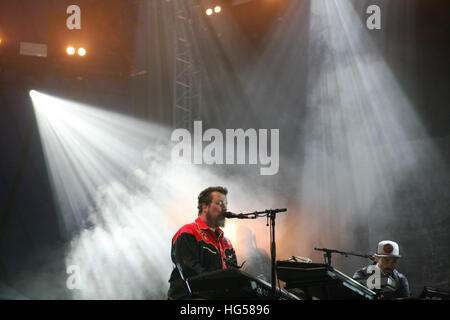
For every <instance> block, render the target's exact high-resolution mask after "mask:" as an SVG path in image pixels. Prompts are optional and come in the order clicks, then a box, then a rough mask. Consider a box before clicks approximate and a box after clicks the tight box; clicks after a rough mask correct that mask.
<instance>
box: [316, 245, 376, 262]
mask: <svg viewBox="0 0 450 320" xmlns="http://www.w3.org/2000/svg"><path fill="white" fill-rule="evenodd" d="M314 250H317V251H323V252H325V253H324V254H323V256H324V259H325V263H326V264H327V265H328V266H329V267H331V254H332V253H339V254H342V255H343V256H345V257H348V256H355V257H362V258H368V259H370V260H373V256H371V255H369V254H361V253H354V252H345V251H339V250H336V249H327V248H314Z"/></svg>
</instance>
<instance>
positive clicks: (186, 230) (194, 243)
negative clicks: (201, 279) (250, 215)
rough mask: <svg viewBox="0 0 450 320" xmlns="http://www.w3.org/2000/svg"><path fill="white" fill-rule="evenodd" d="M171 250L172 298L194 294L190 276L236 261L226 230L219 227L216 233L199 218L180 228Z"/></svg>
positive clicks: (220, 267) (235, 262) (187, 296)
mask: <svg viewBox="0 0 450 320" xmlns="http://www.w3.org/2000/svg"><path fill="white" fill-rule="evenodd" d="M171 251H172V252H171V256H172V262H173V265H174V269H173V270H172V274H171V275H170V279H169V282H170V287H169V292H168V298H169V299H185V298H189V297H192V296H191V295H190V294H189V291H188V289H187V286H186V283H185V280H186V279H187V278H189V277H193V276H196V275H200V274H202V273H206V272H211V271H216V270H222V269H226V268H230V267H231V266H235V265H236V264H237V259H236V253H235V252H234V249H233V246H232V245H231V242H230V241H229V240H228V239H227V238H225V237H224V236H223V231H222V230H221V229H220V228H217V229H216V230H215V232H214V231H213V230H211V229H210V228H209V227H208V226H207V225H206V224H205V223H204V222H203V221H202V220H201V219H200V217H199V218H197V219H196V220H195V222H193V223H190V224H187V225H184V226H183V227H182V228H181V229H180V230H178V232H177V233H176V234H175V235H174V237H173V239H172V250H171Z"/></svg>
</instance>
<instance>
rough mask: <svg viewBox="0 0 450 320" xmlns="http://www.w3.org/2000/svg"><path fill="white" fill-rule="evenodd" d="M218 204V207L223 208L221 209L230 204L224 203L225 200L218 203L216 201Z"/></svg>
mask: <svg viewBox="0 0 450 320" xmlns="http://www.w3.org/2000/svg"><path fill="white" fill-rule="evenodd" d="M216 204H217V205H218V206H221V207H223V206H228V202H227V201H223V200H218V201H216Z"/></svg>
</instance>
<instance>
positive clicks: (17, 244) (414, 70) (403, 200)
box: [0, 0, 450, 299]
mask: <svg viewBox="0 0 450 320" xmlns="http://www.w3.org/2000/svg"><path fill="white" fill-rule="evenodd" d="M310 1H314V0H310ZM310 1H303V0H291V1H278V2H276V3H275V4H272V5H270V6H269V5H267V4H266V5H263V4H262V3H263V2H264V0H260V1H258V0H256V1H251V2H249V3H247V4H243V5H240V6H233V7H232V6H231V3H230V2H229V1H225V2H224V3H223V4H224V7H225V8H227V9H228V11H227V13H226V14H227V16H226V17H232V18H233V19H234V21H235V25H234V27H235V28H237V29H238V30H240V31H241V35H242V36H243V37H244V38H245V40H246V41H245V46H242V47H240V46H239V42H238V41H231V40H230V41H229V42H228V43H229V44H230V45H229V46H226V45H224V44H227V40H229V39H228V38H227V37H232V36H233V33H231V31H228V30H227V29H226V28H223V27H224V25H226V24H218V25H216V26H213V25H212V23H211V22H209V21H203V27H202V28H203V29H202V32H201V33H199V34H198V38H197V45H198V55H197V58H198V59H199V61H201V66H202V70H203V72H204V74H205V78H204V79H203V95H204V97H203V98H204V106H206V107H204V108H203V109H202V110H203V111H202V113H201V115H200V117H201V119H202V120H203V122H204V126H205V127H214V128H220V129H223V128H230V127H231V128H238V127H244V128H245V127H262V128H265V127H272V128H285V129H286V131H287V132H289V133H288V134H286V135H284V136H283V137H282V139H281V143H280V152H281V157H282V158H284V159H289V158H290V157H292V159H293V158H294V156H296V155H293V154H292V149H291V144H292V143H293V142H294V141H295V140H296V139H297V137H298V136H300V135H301V133H302V132H303V131H302V128H303V124H301V123H302V119H304V115H305V112H306V111H305V110H304V109H302V105H304V104H305V103H304V99H305V98H304V97H305V90H307V85H306V78H307V76H308V72H313V71H311V70H313V69H314V66H311V65H307V63H306V60H300V59H299V60H297V62H298V64H297V65H296V67H297V68H298V70H299V71H298V74H297V75H296V76H295V81H296V85H297V87H296V88H295V89H293V88H289V85H288V84H286V85H284V86H279V87H277V85H278V83H279V82H280V81H281V80H282V79H281V80H280V79H278V74H276V73H272V72H268V70H273V69H270V68H267V70H265V69H264V68H261V67H260V66H259V67H257V62H258V59H260V58H261V57H264V50H265V48H267V47H266V46H267V39H268V35H269V34H270V30H271V29H272V27H275V26H276V25H277V24H279V23H282V22H283V21H285V20H286V19H289V18H290V17H291V18H292V15H291V12H289V11H288V9H289V8H296V9H297V10H299V11H298V12H300V13H299V14H297V15H295V17H301V18H302V19H301V20H298V22H296V25H297V27H298V29H297V30H298V31H297V32H298V33H296V35H297V36H298V39H299V41H303V42H307V40H308V32H307V30H308V29H307V25H308V19H309V17H308V14H307V12H308V8H309V7H310V4H311V3H310ZM337 1H340V0H337ZM293 2H294V4H293ZM352 3H353V6H354V7H355V9H356V10H357V12H358V13H360V17H361V19H362V20H365V18H366V15H365V8H366V7H367V6H368V5H370V4H378V5H379V6H380V7H381V8H382V12H383V15H382V21H383V22H382V24H383V29H382V30H381V31H376V32H372V33H369V34H370V37H372V38H373V41H374V43H375V44H376V45H377V47H378V48H379V50H380V52H381V53H382V55H383V56H384V58H385V61H386V62H387V63H388V65H389V67H390V68H391V70H392V71H393V73H394V75H395V77H396V78H397V80H398V83H399V84H400V85H401V87H402V89H403V91H404V93H405V95H406V96H407V97H408V99H409V100H410V102H411V105H412V106H413V108H414V110H415V112H416V113H417V115H418V116H419V118H420V120H421V121H422V124H423V125H424V127H425V128H426V130H425V131H421V132H416V131H414V130H410V131H408V135H407V138H408V140H407V142H406V143H409V144H410V145H411V146H412V147H413V148H414V146H419V145H420V144H421V143H424V144H427V143H432V144H433V145H434V146H435V147H436V148H437V150H438V152H439V155H440V157H441V158H440V159H441V160H436V159H434V158H431V157H427V155H426V154H425V155H423V159H422V161H423V162H422V165H421V170H420V171H418V172H417V174H415V175H411V176H409V177H406V178H405V180H404V181H402V182H401V183H399V184H398V186H399V187H397V188H396V189H394V190H390V196H391V197H392V198H395V199H396V200H395V201H394V202H393V203H391V204H389V206H390V208H391V209H392V208H393V211H395V212H396V215H391V214H389V213H386V212H384V213H383V211H384V209H385V206H386V204H385V203H384V202H383V200H380V202H379V203H375V205H374V208H373V210H372V211H373V212H372V213H370V212H369V213H367V214H368V216H369V218H368V219H369V222H368V223H366V222H364V223H363V222H361V221H359V222H358V223H357V224H356V225H357V226H358V227H357V228H355V230H354V233H353V240H354V243H355V245H354V246H353V247H352V248H351V249H353V250H358V251H361V252H367V253H373V251H374V250H375V246H376V243H377V242H378V241H380V240H383V239H384V238H393V239H392V240H396V241H398V242H399V243H400V245H401V250H402V253H403V255H404V257H405V258H404V259H403V260H402V261H401V265H400V266H401V268H400V270H401V271H402V272H404V273H405V274H406V275H407V276H408V279H409V282H410V285H411V287H412V290H413V294H415V295H418V294H419V293H420V292H421V290H422V288H423V286H424V285H429V286H435V287H439V288H442V289H446V290H449V289H450V287H449V286H450V282H449V270H450V257H449V250H448V244H449V243H450V238H449V231H448V230H449V227H450V206H449V203H450V199H449V194H450V192H449V191H450V179H449V178H450V176H449V175H448V164H449V159H450V151H449V150H450V125H449V120H450V111H449V102H448V101H449V100H450V91H449V84H450V59H449V58H448V57H449V56H450V42H449V41H448V39H449V38H450V28H449V21H450V19H448V16H449V15H450V3H449V2H448V1H445V0H441V1H438V0H429V1H421V0H404V1H395V3H392V1H380V0H378V1H376V0H372V1H356V0H355V1H352ZM70 4H75V3H73V1H72V2H71V1H50V0H49V1H44V0H39V1H16V0H2V1H0V36H1V38H2V39H4V40H3V41H2V44H1V46H0V130H1V131H0V139H1V140H0V150H1V155H2V157H1V158H2V160H1V167H0V283H2V284H3V286H4V288H6V287H8V288H9V289H8V291H5V292H8V293H6V294H5V295H7V298H8V295H9V297H12V295H13V291H15V292H16V293H19V294H22V295H24V296H29V297H31V298H36V299H39V298H42V297H46V294H45V293H38V292H35V291H32V290H29V289H28V287H27V285H26V283H23V282H21V279H22V275H23V274H27V275H28V276H30V275H33V274H34V273H36V274H37V275H38V274H39V276H40V277H42V279H43V281H46V280H45V279H47V280H48V281H50V282H51V281H55V278H56V279H59V280H57V281H55V287H58V286H61V284H64V282H61V280H60V278H59V277H61V278H64V277H65V276H66V274H65V267H64V250H65V246H66V244H67V241H68V239H66V238H65V236H64V235H62V234H60V232H59V229H58V217H57V214H56V211H55V208H54V206H53V201H52V194H51V191H50V186H49V182H48V178H47V177H48V176H47V169H46V165H45V162H44V157H43V152H42V146H41V142H40V140H39V135H38V133H37V130H36V127H35V126H36V124H35V118H34V114H33V111H32V105H31V101H30V99H29V96H28V91H29V90H30V89H31V88H34V89H41V90H45V91H47V92H50V93H55V94H58V95H61V96H65V97H69V98H71V99H74V100H77V101H82V102H87V103H90V104H94V105H102V106H106V107H107V108H109V109H111V110H115V111H117V112H120V113H123V114H127V115H130V116H133V117H137V118H141V119H145V120H151V121H154V122H158V123H161V124H163V125H167V126H170V125H171V119H172V114H171V112H172V98H173V96H172V90H173V86H172V82H173V79H172V74H173V72H172V71H173V70H172V68H173V66H172V61H173V52H172V49H173V38H171V36H170V35H171V34H172V33H171V32H173V25H172V24H171V23H170V21H172V20H170V19H173V17H171V16H170V10H171V7H170V5H171V3H170V1H169V2H167V1H163V0H161V1H159V0H153V1H147V2H145V1H125V0H115V1H102V0H92V1H87V0H86V1H76V4H78V5H80V7H81V8H82V31H68V30H66V28H65V18H66V16H67V15H66V14H65V8H66V7H67V6H68V5H70ZM144 9H145V10H148V11H146V14H142V10H144ZM302 10H303V11H302ZM302 12H304V13H302ZM411 12H412V13H411ZM407 17H408V18H410V17H412V18H413V19H412V20H408V19H406V18H407ZM223 19H225V18H223ZM283 19H284V20H283ZM411 21H412V22H411ZM288 36H292V34H286V35H285V37H288ZM69 38H70V39H73V40H72V41H74V42H77V41H78V42H80V43H85V44H86V47H88V48H89V49H88V50H89V51H88V57H87V59H83V60H82V59H76V58H75V59H73V58H69V57H67V56H65V54H64V52H63V50H64V48H65V44H63V42H64V41H65V39H69ZM285 40H289V39H284V38H283V37H281V38H280V42H283V41H285ZM19 41H29V42H39V43H47V44H48V48H49V50H48V57H47V58H35V57H24V56H19V55H18V47H19ZM295 43H296V42H295V41H293V45H292V47H286V48H284V49H285V50H286V51H289V50H290V49H292V50H293V49H296V50H299V52H300V53H299V54H298V55H299V56H302V55H301V52H302V50H304V51H305V52H306V47H301V46H300V48H298V47H294V44H295ZM283 57H289V54H285V55H284V56H281V58H280V57H274V58H273V59H267V57H266V60H264V61H269V62H270V63H273V66H278V67H279V68H280V70H282V69H283V66H284V63H285V60H284V59H283ZM321 63H322V61H321V60H320V58H318V59H317V64H318V65H320V64H321ZM248 66H250V67H248ZM284 67H286V68H287V67H292V65H288V62H286V65H285V66H284ZM143 70H145V72H144V73H141V74H139V72H140V71H143ZM255 79H257V81H255ZM247 81H248V82H247ZM257 85H260V86H262V88H263V89H262V91H263V92H264V93H262V94H261V95H260V96H259V97H255V96H254V95H252V94H250V93H258V92H261V91H258V90H257V89H255V88H256V86H257ZM270 88H273V90H274V91H273V92H275V91H276V92H280V91H281V92H282V94H281V95H283V94H286V95H285V96H287V97H288V98H286V99H285V100H283V101H282V103H281V101H280V103H279V104H277V100H276V97H274V95H273V94H272V91H271V89H270ZM283 90H284V91H283ZM289 90H291V91H292V90H296V91H297V93H296V94H292V92H289ZM275 96H276V95H275ZM254 99H255V100H254ZM264 101H266V102H267V104H264V103H263V102H264ZM255 105H257V106H258V109H256V108H255ZM275 106H276V107H275ZM225 111H226V112H225ZM261 114H266V115H267V116H265V117H264V116H263V117H259V118H258V121H255V117H256V116H257V115H261ZM297 119H298V121H297ZM298 123H300V124H298ZM418 148H419V147H418ZM291 163H295V161H293V162H291ZM289 172H291V171H290V170H283V169H282V170H280V173H279V175H278V177H273V182H270V183H273V188H274V190H276V191H274V192H275V193H276V192H279V194H280V197H285V194H286V192H292V194H296V193H297V192H299V190H293V189H292V188H290V189H289V190H284V189H283V187H282V186H281V187H280V184H281V182H282V181H283V179H285V178H286V177H287V176H288V175H289ZM266 181H267V180H266ZM270 183H269V184H270ZM377 206H378V208H377ZM336 219H339V217H336ZM370 219H372V221H370ZM329 232H330V231H325V230H323V233H324V234H323V235H317V237H324V239H327V237H330V239H334V237H332V236H328V235H327V233H329ZM279 236H280V237H281V239H286V238H288V236H287V235H279ZM338 244H339V243H337V244H336V246H337V245H338ZM333 245H334V244H330V243H327V242H326V241H325V240H324V241H323V246H333ZM294 248H295V245H294V244H293V245H292V246H291V247H289V246H288V249H286V250H289V249H291V250H292V251H294ZM341 249H345V248H341ZM307 254H310V255H311V256H312V257H313V258H314V260H316V261H319V260H321V259H322V258H321V256H320V254H318V253H315V252H313V251H312V250H311V251H310V252H308V253H305V255H307ZM49 257H51V258H49ZM49 259H50V260H51V261H52V263H50V264H49ZM334 261H335V263H336V266H337V267H338V268H340V269H342V270H343V271H344V272H346V273H347V274H351V273H352V270H355V268H359V267H361V266H362V265H364V262H362V261H355V260H351V259H348V258H347V259H345V258H343V257H336V259H335V260H334ZM58 281H59V282H58ZM5 290H6V289H5ZM55 290H56V291H57V292H58V294H57V296H59V297H67V292H65V290H64V289H55ZM0 292H1V288H0Z"/></svg>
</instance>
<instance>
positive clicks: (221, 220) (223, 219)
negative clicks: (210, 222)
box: [217, 217, 225, 228]
mask: <svg viewBox="0 0 450 320" xmlns="http://www.w3.org/2000/svg"><path fill="white" fill-rule="evenodd" d="M217 226H218V227H222V228H223V227H225V217H223V218H220V219H218V220H217Z"/></svg>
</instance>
